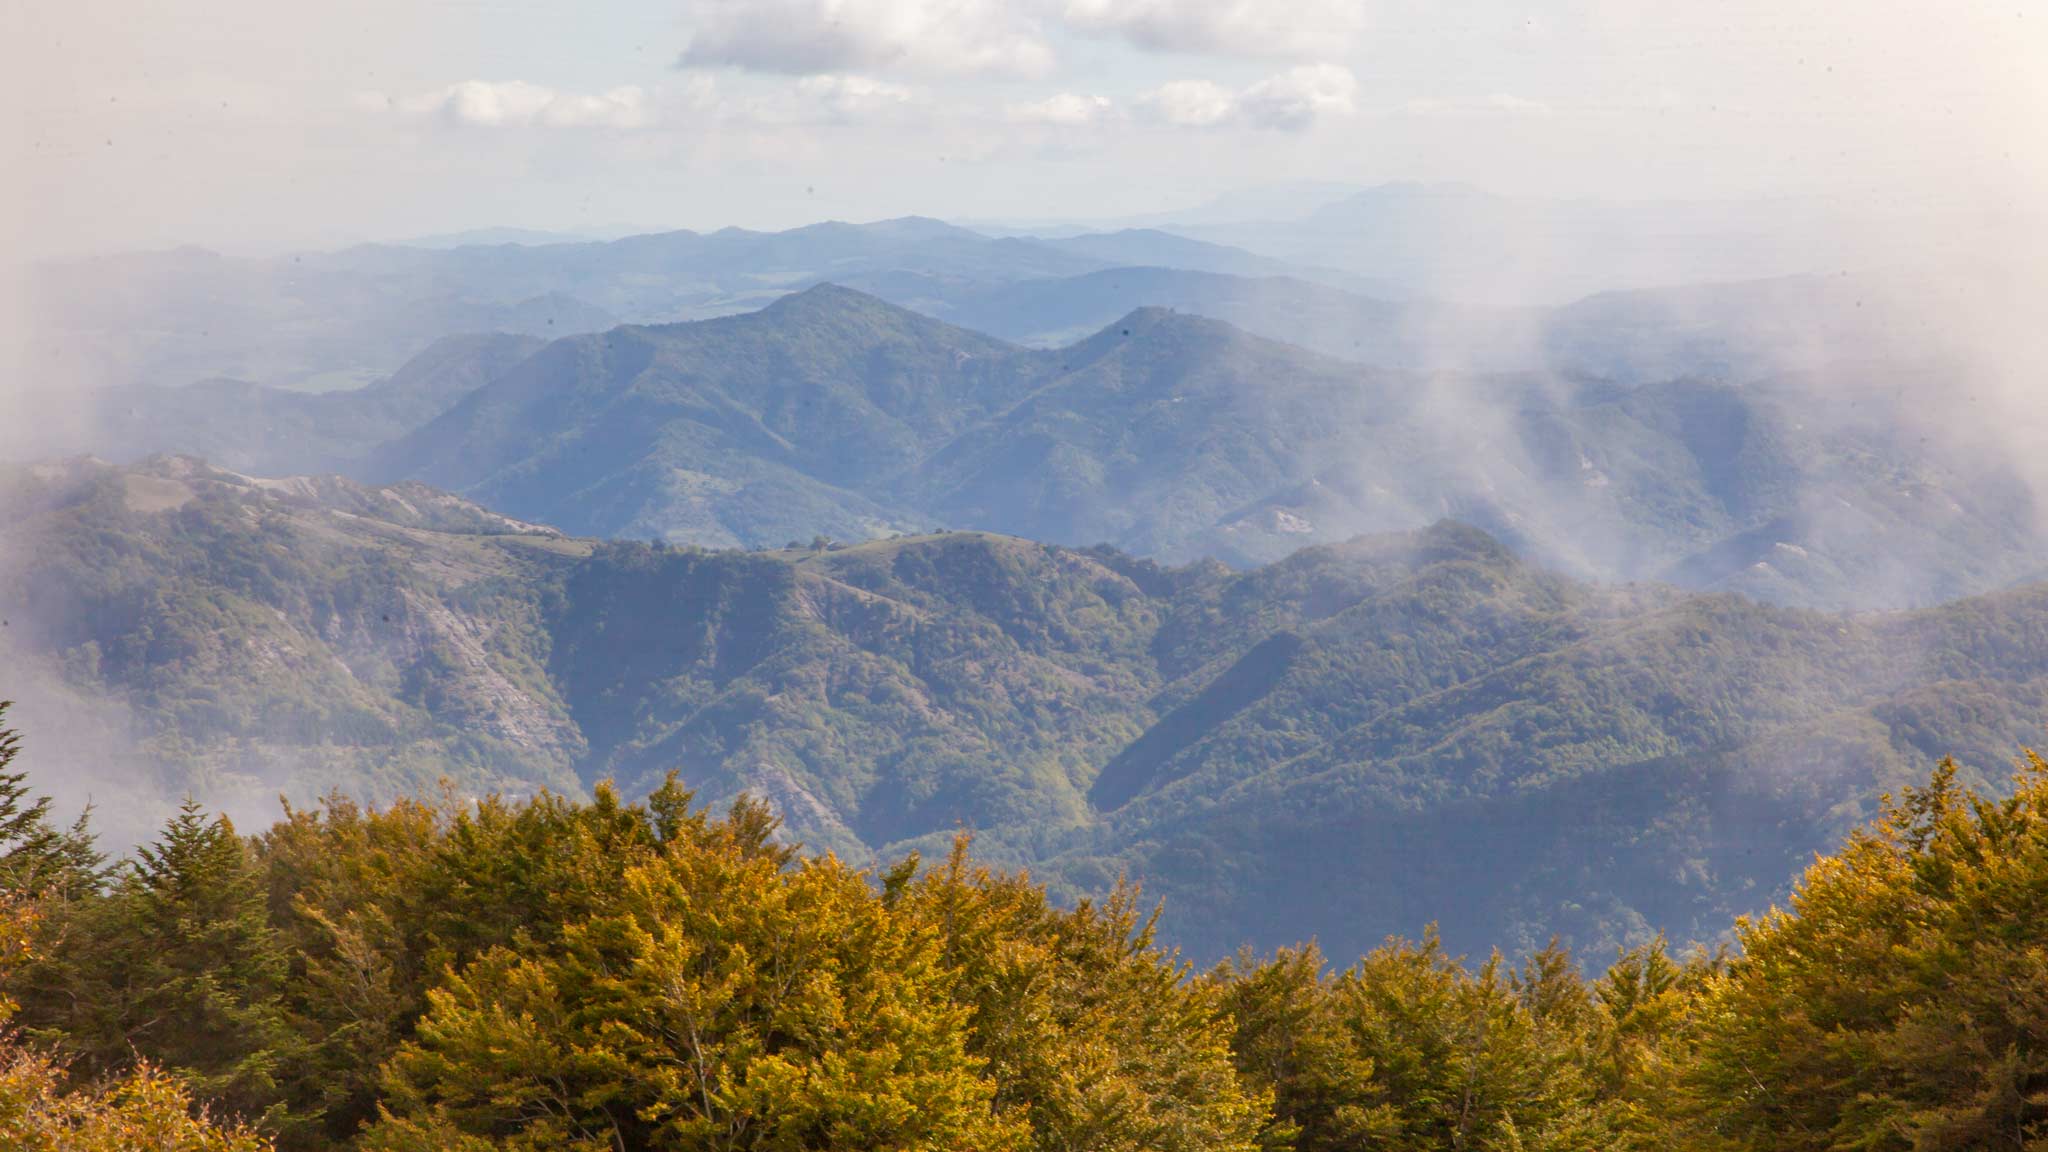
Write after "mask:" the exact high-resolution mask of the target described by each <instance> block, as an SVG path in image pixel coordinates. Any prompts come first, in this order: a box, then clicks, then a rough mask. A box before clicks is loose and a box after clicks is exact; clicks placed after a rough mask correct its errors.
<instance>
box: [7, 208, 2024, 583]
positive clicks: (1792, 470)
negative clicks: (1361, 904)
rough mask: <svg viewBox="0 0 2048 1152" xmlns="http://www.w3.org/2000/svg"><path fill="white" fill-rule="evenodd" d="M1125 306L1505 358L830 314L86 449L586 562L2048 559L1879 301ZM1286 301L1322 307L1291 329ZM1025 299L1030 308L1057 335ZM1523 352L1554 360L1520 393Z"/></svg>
mask: <svg viewBox="0 0 2048 1152" xmlns="http://www.w3.org/2000/svg"><path fill="white" fill-rule="evenodd" d="M557 247H567V246H557ZM1189 277H1206V278H1205V279H1204V278H1198V279H1194V280H1190V279H1188V278H1189ZM1094 278H1105V279H1106V280H1107V281H1108V282H1109V285H1110V286H1108V287H1105V289H1104V291H1103V292H1101V293H1096V294H1092V295H1091V294H1089V293H1086V292H1074V293H1069V294H1067V295H1065V296H1055V297H1050V298H1047V299H1048V300H1051V299H1063V300H1065V301H1067V302H1068V303H1069V304H1072V305H1074V306H1075V307H1076V309H1077V310H1076V311H1074V312H1072V313H1069V316H1070V317H1073V318H1078V317H1086V316H1090V315H1092V310H1094V309H1097V308H1099V306H1100V305H1102V304H1106V303H1109V302H1110V301H1112V300H1114V299H1115V298H1116V297H1117V296H1119V295H1121V294H1123V293H1124V292H1125V291H1126V290H1132V291H1135V292H1136V293H1137V294H1139V295H1144V286H1145V285H1147V284H1150V285H1151V286H1152V287H1153V288H1155V289H1156V288H1159V287H1160V286H1161V285H1165V286H1167V287H1169V288H1180V289H1184V288H1189V287H1191V286H1202V285H1206V286H1207V288H1208V289H1209V291H1208V292H1207V293H1206V295H1204V300H1205V301H1206V303H1207V305H1209V306H1211V308H1212V310H1215V311H1224V312H1231V313H1233V314H1241V315H1248V316H1250V317H1251V318H1252V320H1253V321H1254V322H1258V321H1260V320H1261V319H1263V320H1264V321H1265V324H1266V326H1267V327H1269V328H1275V329H1284V328H1286V327H1287V322H1288V321H1289V320H1292V321H1294V322H1295V323H1296V325H1297V326H1303V327H1310V328H1313V327H1316V326H1318V325H1319V324H1320V323H1321V322H1322V321H1324V320H1328V321H1329V323H1328V325H1327V326H1326V328H1325V330H1326V331H1334V332H1346V331H1348V332H1351V333H1353V334H1354V338H1355V339H1357V340H1359V341H1371V342H1374V343H1376V344H1378V343H1385V344H1399V343H1401V342H1402V341H1410V342H1412V344H1413V346H1414V347H1417V348H1420V347H1424V346H1436V345H1443V346H1452V347H1457V348H1461V349H1465V350H1466V351H1467V352H1469V353H1471V354H1472V355H1474V356H1482V357H1483V356H1485V355H1486V352H1485V349H1487V348H1488V347H1491V348H1493V349H1495V350H1496V355H1495V357H1494V358H1495V359H1496V363H1495V364H1494V365H1492V366H1484V365H1472V366H1467V367H1464V368H1460V369H1450V368H1436V369H1431V368H1424V367H1408V368H1398V367H1381V366H1374V365H1373V364H1370V363H1366V362H1363V361H1361V360H1359V359H1347V358H1340V357H1336V356H1332V355H1328V354H1324V353H1318V352H1315V351H1312V350H1310V349H1308V348H1304V347H1302V346H1300V345H1298V344H1289V343H1285V342H1282V341H1279V340H1275V339H1269V338H1266V337H1263V336H1259V335H1255V334H1253V333H1251V332H1248V331H1245V330H1244V329H1241V328H1239V327H1236V326H1234V325H1231V324H1227V323H1224V322H1222V321H1219V320H1216V319H1213V318H1210V317H1208V316H1203V315H1197V314H1194V313H1190V312H1181V311H1176V310H1173V309H1171V308H1162V307H1157V306H1142V307H1138V308H1136V309H1135V310H1132V311H1130V312H1128V313H1125V314H1123V315H1121V316H1120V317H1118V318H1116V319H1113V320H1112V321H1111V322H1110V323H1109V324H1108V325H1107V326H1105V327H1103V328H1101V329H1099V330H1097V331H1094V332H1092V333H1090V334H1089V335H1087V336H1085V337H1083V338H1081V339H1078V340H1074V341H1071V342H1069V343H1067V344H1065V345H1064V346H1060V347H1053V348H1043V347H1027V346H1020V345H1017V344H1012V343H1010V342H1008V341H1005V340H1001V339H997V338H994V337H991V336H986V335H982V334H980V333H977V332H974V331H971V330H968V329H963V328H959V327H956V326H954V325H951V324H948V323H945V322H942V321H939V320H936V319H933V318H931V317H928V316H924V315H921V314H918V313H915V312H912V311H910V310H908V309H905V308H902V307H899V306H896V305H892V304H889V303H886V302H884V301H882V300H880V299H878V298H875V297H873V296H870V295H867V294H865V293H860V292H857V291H854V290H851V289H847V288H843V287H839V286H834V285H821V286H818V287H815V288H811V289H808V290H806V291H804V292H801V293H797V294H793V295H790V296H787V297H784V298H781V299H780V300H778V301H777V302H775V303H773V304H771V305H769V306H768V307H766V308H764V309H761V310H759V311H756V312H751V313H742V314H738V315H733V316H726V317H719V318H716V319H712V320H706V321H699V322H688V323H681V324H667V325H629V326H623V327H618V328H613V329H610V330H607V331H604V332H600V333H591V334H586V335H581V336H570V337H564V338H561V339H557V340H555V341H552V342H547V343H542V342H540V341H536V340H534V339H532V338H527V337H519V336H515V335H499V336H491V337H463V338H449V339H446V340H443V341H441V342H439V343H437V344H435V345H434V346H432V347H431V348H430V349H429V350H428V351H427V352H424V353H422V354H421V355H420V356H418V357H416V358H415V359H413V360H412V361H409V362H408V363H407V364H406V365H404V366H403V367H402V368H401V369H400V371H398V372H397V373H394V374H393V375H392V376H390V377H388V378H386V379H384V380H382V381H379V382H378V383H376V384H373V385H371V386H369V387H366V388H362V389H358V390H355V391H352V392H340V393H319V394H311V393H296V392H290V391H287V390H282V389H270V388H263V387H260V386H254V385H247V384H238V383H232V382H220V381H216V382H205V383H199V384H193V385H188V386H185V387H182V388H174V389H169V388H131V389H125V390H119V391H116V392H112V393H107V394H104V395H103V397H102V399H103V401H104V406H105V409H106V410H105V411H103V412H102V413H101V414H100V417H99V419H98V420H97V422H96V424H95V427H94V430H93V434H92V435H90V436H88V437H85V438H83V439H82V440H81V441H77V442H73V443H72V444H71V445H70V450H73V451H77V450H92V451H96V452H100V453H102V454H104V455H107V456H109V457H111V458H114V459H117V460H132V459H139V458H141V457H143V456H146V455H148V454H150V453H154V452H162V451H175V452H186V453H194V454H198V455H201V456H203V457H205V458H207V459H209V460H211V461H214V462H216V463H218V464H220V465H222V466H225V467H229V468H233V469H236V470H238V471H243V472H247V473H250V474H256V475H278V474H287V473H301V472H319V471H336V472H342V473H345V474H348V475H352V476H355V477H357V478H359V479H364V480H368V481H372V482H391V481H398V480H417V481H420V482H423V483H427V484H430V485H433V486H436V487H440V488H444V489H448V490H450V491H455V492H459V493H462V494H463V495H464V496H466V497H468V498H470V499H474V500H477V501H479V502H480V503H482V504H484V505H486V506H488V507H491V508H494V509H498V510H501V511H503V512H505V513H506V514H508V515H512V516H516V517H519V518H521V519H524V520H531V521H536V522H541V523H547V524H550V525H553V526H555V527H558V528H560V529H562V530H564V531H566V532H569V533H571V534H575V535H586V536H597V537H625V538H636V539H653V540H662V541H667V542H671V543H687V544H698V545H704V546H712V547H750V548H757V547H774V546H780V545H783V544H785V543H788V542H790V541H808V540H810V539H811V538H813V537H817V536H823V537H828V538H832V539H838V540H848V541H852V540H861V539H868V538H874V537H883V536H888V535H891V534H896V533H903V532H916V531H923V530H928V529H932V528H936V527H951V528H972V529H977V530H986V531H992V532H999V533H1004V534H1010V535H1018V536H1025V537H1029V538H1033V539H1039V540H1045V541H1048V542H1053V543H1063V544H1072V545H1088V544H1093V543H1108V544H1111V545H1114V546H1115V547H1117V548H1119V549H1122V550H1124V551H1128V552H1132V553H1134V554H1139V555H1145V556H1150V557H1155V558H1158V559H1161V560H1164V561H1167V562H1173V563H1181V562H1187V561H1191V560H1193V559H1196V558H1198V557H1203V556H1211V557H1217V558H1220V559H1223V560H1225V561H1226V562H1229V563H1233V564H1240V565H1252V564H1260V563H1265V562H1268V561H1272V560H1275V559H1278V558H1280V557H1283V556H1285V555H1287V554H1288V553H1290V552H1292V551H1293V550H1295V549H1296V548H1299V547H1301V546H1304V545H1308V544H1317V543H1330V542H1336V541H1341V540H1344V539H1347V538H1349V537H1351V536H1353V535H1356V534H1359V533H1370V532H1384V531H1397V530H1407V529H1413V528H1416V527H1420V526H1423V525H1426V524H1428V523H1431V522H1433V521H1435V520H1437V519H1440V518H1444V517H1451V518H1456V519H1460V520H1464V521H1467V522H1470V523H1473V524H1475V525H1477V526H1479V527H1481V528H1483V529H1485V530H1486V531H1488V532H1490V533H1493V534H1495V535H1496V536H1498V537H1500V538H1501V539H1502V540H1504V541H1506V542H1508V543H1509V544H1510V545H1511V546H1512V547H1514V548H1516V549H1517V550H1518V551H1520V552H1522V553H1524V554H1526V555H1528V556H1530V557H1531V558H1533V559H1535V560H1536V561H1537V562H1539V563H1542V564H1545V565H1548V566H1551V567H1555V568H1558V569H1559V570H1562V571H1566V572H1569V573H1572V574H1574V575H1577V576H1580V577H1585V578H1597V579H1605V580H1636V579H1658V580H1667V581H1671V582H1674V583H1678V584H1681V585H1684V586H1687V587H1692V588H1697V589H1726V590H1732V591H1739V592H1742V593H1744V594H1746V595H1750V596H1753V597H1757V598H1761V599H1766V600H1771V601H1774V602H1780V603H1788V604H1801V605H1808V606H1815V607H1826V608H1859V609H1880V608H1889V607H1903V606H1912V605H1920V604H1931V603H1938V602H1940V601H1943V600H1946V599H1952V598H1954V597H1956V596H1961V595H1968V594H1973V593H1978V592H1984V591H1989V590H1991V589H1995V588H1998V587H2001V586H2003V585H2006V584H2010V583H2012V582H2014V581H2018V580H2023V579H2027V578H2029V577H2031V576H2034V575H2036V574H2038V573H2040V572H2041V571H2043V570H2044V568H2048V533H2044V531H2043V528H2042V525H2041V524H2040V522H2039V521H2040V518H2039V516H2038V515H2037V512H2036V504H2035V500H2034V495H2033V492H2034V489H2033V486H2032V484H2031V483H2030V479H2029V476H2028V475H2027V474H2026V473H2025V472H2024V471H2023V461H2019V460H2015V459H2014V458H2013V457H2012V456H2011V455H2010V454H2009V452H2008V451H2007V450H2006V449H2008V448H2009V445H1999V444H1989V445H1987V444H1983V443H1973V442H1970V441H1966V440H1961V439H1958V438H1957V437H1956V436H1954V435H1952V434H1951V429H1950V428H1949V427H1947V426H1945V425H1944V424H1943V423H1942V421H1941V419H1940V417H1939V415H1938V414H1939V413H1940V412H1941V411H1942V410H1943V407H1944V406H1943V405H1942V403H1941V400H1940V398H1941V396H1942V395H1943V394H1944V392H1945V390H1946V389H1948V388H1949V387H1950V386H1951V385H1950V381H1952V380H1955V379H1958V378H1960V377H1959V375H1958V373H1957V372H1956V371H1955V370H1951V369H1949V368H1947V367H1945V366H1943V365H1940V364H1926V363H1923V362H1920V361H1916V360H1914V359H1912V358H1910V357H1906V356H1904V355H1898V354H1893V353H1891V352H1888V351H1887V350H1886V345H1885V343H1884V339H1885V337H1884V335H1883V334H1882V333H1879V332H1876V331H1874V329H1873V326H1874V325H1875V324H1876V323H1878V322H1876V321H1872V320H1868V319H1863V318H1862V316H1863V311H1862V310H1861V309H1860V308H1859V307H1858V306H1857V305H1858V304H1860V299H1861V298H1860V297H1857V296H1855V295H1854V292H1855V290H1854V289H1853V288H1847V287H1841V286H1836V285H1831V284H1828V283H1824V282H1817V281H1797V280H1795V281H1780V282H1767V283H1760V284H1753V285H1740V286H1727V287H1720V288H1699V289H1687V290H1672V291H1666V292H1656V293H1630V294H1617V295H1611V296H1603V297H1595V298H1591V299H1588V300H1586V301H1583V302H1581V303H1579V304H1576V305H1573V306H1571V307H1569V308H1565V309H1560V310H1555V311H1553V312H1551V313H1547V314H1545V316H1544V318H1543V320H1542V322H1541V324H1540V326H1538V327H1536V328H1534V329H1533V330H1532V328H1531V327H1530V326H1529V325H1528V324H1526V320H1527V317H1526V316H1525V317H1521V318H1515V317H1507V318H1503V317H1502V316H1501V314H1492V316H1493V320H1495V321H1499V322H1498V323H1492V322H1490V321H1486V320H1482V319H1475V316H1476V315H1477V314H1474V313H1467V312H1455V311H1448V310H1447V311H1439V312H1435V313H1431V314H1428V315H1429V316H1433V317H1434V319H1435V321H1438V322H1441V323H1442V324H1444V325H1446V326H1448V330H1449V331H1450V332H1452V333H1453V335H1454V336H1455V338H1452V337H1451V336H1445V335H1444V334H1443V333H1442V332H1439V333H1437V334H1433V335H1432V334H1429V333H1430V330H1429V325H1428V317H1425V316H1421V315H1420V314H1418V313H1416V312H1414V311H1411V310H1406V309H1400V308H1396V307H1395V306H1391V305H1373V304H1372V303H1371V302H1370V301H1368V300H1366V299H1365V298H1363V297H1356V296H1351V295H1349V294H1346V293H1344V292H1342V291H1341V290H1339V289H1334V288H1328V287H1324V286H1316V285H1311V284H1309V283H1307V282H1304V281H1284V280H1283V281H1260V280H1245V279H1241V278H1233V277H1225V276H1221V275H1210V274H1194V273H1170V272H1145V271H1143V270H1140V271H1138V272H1117V273H1102V274H1091V275H1090V276H1089V277H1084V279H1094ZM1047 283H1050V284H1053V285H1056V286H1057V285H1070V284H1071V283H1072V282H1071V281H1050V282H1047ZM1133 285H1135V288H1133ZM1275 285H1278V286H1280V287H1279V289H1278V290H1279V291H1281V292H1282V293H1283V295H1286V296H1287V297H1288V298H1289V299H1290V300H1291V301H1292V303H1293V304H1295V305H1302V306H1296V307H1288V306H1278V307H1276V306H1272V303H1271V300H1270V298H1266V297H1262V296H1261V294H1260V293H1261V292H1262V291H1264V290H1265V288H1267V287H1270V286H1275ZM1025 288H1031V290H1032V291H1036V288H1035V287H1032V286H1031V285H1026V286H1025ZM1004 292H1005V293H1006V294H1007V295H1005V296H1004V299H1008V300H1010V302H1011V303H1010V304H1008V305H1004V306H1001V307H996V308H995V311H996V312H998V313H1003V314H1009V315H1013V316H1028V315H1031V314H1033V310H1032V309H1031V308H1028V307H1021V306H1014V305H1015V304H1016V299H1017V297H1019V296H1020V295H1022V294H1024V288H1015V287H1013V288H1012V289H1006V290H1004ZM1197 295H1203V293H1200V292H1198V293H1197ZM1182 298H1183V299H1184V297H1182ZM1316 302H1320V303H1322V304H1327V305H1330V306H1331V307H1334V308H1337V309H1339V311H1337V312H1333V313H1326V312H1317V311H1316V310H1315V309H1314V308H1313V307H1309V306H1307V305H1310V304H1313V303H1316ZM992 307H993V305H992ZM1038 314H1039V315H1045V313H1044V312H1042V311H1041V312H1039V313H1038ZM1344 317H1350V318H1352V320H1351V322H1349V323H1347V322H1344V320H1343V318H1344ZM1054 323H1056V324H1062V325H1063V324H1064V321H1055V322H1054ZM1457 333H1462V335H1456V334H1457ZM1487 333H1491V334H1492V343H1491V344H1489V343H1488V337H1487V336H1486V334H1487ZM1817 341H1818V342H1819V343H1820V344H1822V345H1823V346H1825V347H1826V348H1828V349H1830V350H1845V351H1830V352H1829V353H1828V355H1827V356H1825V357H1822V356H1815V355H1812V354H1809V353H1808V352H1807V351H1806V350H1807V349H1810V348H1812V347H1813V346H1814V345H1815V344H1816V342H1817ZM1513 348H1519V349H1523V350H1524V352H1519V353H1518V352H1513V351H1510V349H1513ZM1531 350H1533V351H1531ZM1521 355H1531V356H1535V357H1537V362H1538V363H1540V365H1541V366H1540V367H1538V368H1534V369H1523V370H1509V369H1507V368H1505V367H1503V365H1506V364H1511V363H1515V362H1516V357H1517V356H1521ZM1368 359H1369V358H1368ZM1384 359H1386V360H1389V361H1393V362H1401V361H1404V360H1405V361H1407V362H1409V363H1416V362H1417V357H1416V356H1412V355H1401V354H1396V355H1390V356H1388V357H1385V358H1384ZM40 443H41V444H42V445H43V447H44V449H45V451H62V450H64V449H63V448H61V447H58V445H61V444H63V438H62V437H61V436H44V437H41V438H40Z"/></svg>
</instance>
